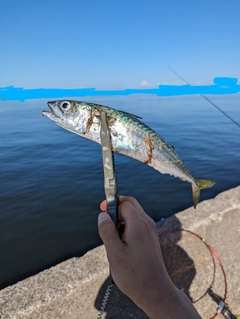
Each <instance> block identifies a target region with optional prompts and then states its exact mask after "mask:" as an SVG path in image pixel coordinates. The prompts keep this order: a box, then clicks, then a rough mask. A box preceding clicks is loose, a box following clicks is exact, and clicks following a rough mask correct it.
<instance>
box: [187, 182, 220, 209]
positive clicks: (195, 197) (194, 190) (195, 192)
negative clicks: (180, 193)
mask: <svg viewBox="0 0 240 319" xmlns="http://www.w3.org/2000/svg"><path fill="white" fill-rule="evenodd" d="M214 184H215V182H214V181H211V180H208V179H199V180H197V181H196V185H194V184H192V193H193V206H194V208H196V207H197V203H198V200H199V196H200V190H201V189H204V188H209V187H212V186H213V185H214Z"/></svg>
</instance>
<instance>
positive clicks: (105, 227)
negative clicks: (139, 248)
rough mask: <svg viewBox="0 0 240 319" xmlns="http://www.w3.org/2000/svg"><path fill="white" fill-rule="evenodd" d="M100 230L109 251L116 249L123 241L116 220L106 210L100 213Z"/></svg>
mask: <svg viewBox="0 0 240 319" xmlns="http://www.w3.org/2000/svg"><path fill="white" fill-rule="evenodd" d="M98 232H99V235H100V237H101V239H102V241H103V243H104V245H105V247H106V250H107V252H108V251H112V250H113V249H114V250H116V249H117V246H119V244H121V243H122V242H121V240H120V238H119V235H118V232H117V229H116V226H115V224H114V222H113V221H112V219H111V217H110V216H109V215H108V214H107V213H105V212H102V213H100V214H99V215H98Z"/></svg>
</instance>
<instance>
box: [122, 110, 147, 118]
mask: <svg viewBox="0 0 240 319" xmlns="http://www.w3.org/2000/svg"><path fill="white" fill-rule="evenodd" d="M119 112H122V113H124V114H126V115H127V116H129V117H131V118H132V119H133V120H138V119H142V117H141V116H138V115H135V114H132V113H129V112H125V111H119Z"/></svg>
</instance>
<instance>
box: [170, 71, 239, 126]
mask: <svg viewBox="0 0 240 319" xmlns="http://www.w3.org/2000/svg"><path fill="white" fill-rule="evenodd" d="M168 68H169V70H170V71H172V72H173V73H174V74H175V75H176V76H177V77H179V78H180V79H181V80H182V81H183V82H185V83H186V84H188V85H190V83H189V82H187V81H186V80H185V79H184V78H183V77H182V76H181V75H180V74H178V73H177V72H176V71H174V70H173V69H172V68H170V67H168ZM199 94H200V95H201V97H203V98H204V99H205V100H206V101H208V102H209V103H210V104H212V106H214V107H215V108H216V109H217V110H218V111H220V112H221V113H222V114H223V115H225V116H226V117H227V118H228V119H229V120H230V121H231V122H232V123H234V124H235V125H237V127H238V128H239V129H240V124H239V123H238V122H236V121H235V120H234V119H233V118H232V117H231V116H229V115H228V114H227V113H226V112H224V111H223V110H222V109H221V108H220V107H219V106H217V105H216V104H215V103H213V102H212V101H211V100H210V99H209V98H208V97H206V95H204V94H201V93H199Z"/></svg>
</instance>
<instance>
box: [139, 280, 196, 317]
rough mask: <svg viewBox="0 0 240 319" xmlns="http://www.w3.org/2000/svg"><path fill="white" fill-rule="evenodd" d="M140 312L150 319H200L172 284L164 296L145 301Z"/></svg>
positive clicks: (190, 304)
mask: <svg viewBox="0 0 240 319" xmlns="http://www.w3.org/2000/svg"><path fill="white" fill-rule="evenodd" d="M161 290H162V288H161ZM140 307H141V306H140ZM142 310H143V311H144V312H145V313H146V314H147V315H148V316H149V317H150V318H151V319H166V318H168V319H176V318H184V319H201V317H200V315H199V314H198V312H197V311H196V309H195V307H194V306H193V305H192V303H191V301H190V300H189V298H188V297H187V296H186V295H185V294H184V292H182V291H181V290H179V289H178V288H176V287H175V286H174V285H173V284H172V287H170V286H169V287H167V289H166V291H165V293H164V295H163V294H161V295H159V294H158V295H155V296H154V297H152V298H149V299H146V300H145V302H144V304H143V308H142Z"/></svg>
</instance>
